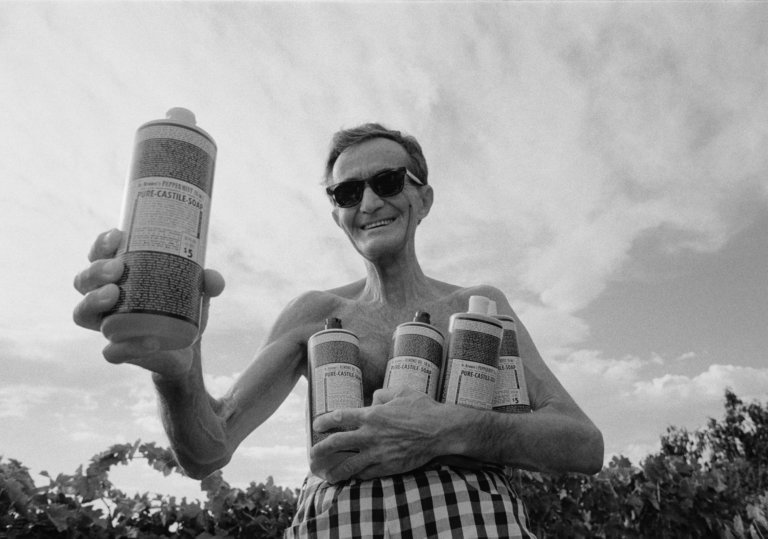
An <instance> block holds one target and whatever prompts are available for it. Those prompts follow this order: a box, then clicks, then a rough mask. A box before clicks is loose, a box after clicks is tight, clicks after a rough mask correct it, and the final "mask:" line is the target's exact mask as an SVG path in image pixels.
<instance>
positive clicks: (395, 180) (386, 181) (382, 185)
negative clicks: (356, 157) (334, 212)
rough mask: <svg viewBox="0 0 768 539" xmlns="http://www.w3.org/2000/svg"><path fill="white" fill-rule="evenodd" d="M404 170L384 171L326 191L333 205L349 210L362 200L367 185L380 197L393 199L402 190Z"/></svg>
mask: <svg viewBox="0 0 768 539" xmlns="http://www.w3.org/2000/svg"><path fill="white" fill-rule="evenodd" d="M405 174H406V172H405V169H404V168H400V169H397V170H385V171H384V172H380V173H378V174H376V175H375V176H373V177H372V178H370V179H368V180H365V181H363V180H352V181H347V182H342V183H339V184H336V185H335V186H334V187H331V188H329V189H328V194H329V195H331V196H332V197H333V201H334V203H335V204H336V205H337V206H338V207H340V208H351V207H352V206H356V205H358V204H360V201H361V200H363V191H365V185H366V184H368V185H370V186H371V189H373V192H374V193H376V194H377V195H378V196H380V197H393V196H395V195H396V194H398V193H399V192H400V191H402V190H403V186H404V185H405Z"/></svg>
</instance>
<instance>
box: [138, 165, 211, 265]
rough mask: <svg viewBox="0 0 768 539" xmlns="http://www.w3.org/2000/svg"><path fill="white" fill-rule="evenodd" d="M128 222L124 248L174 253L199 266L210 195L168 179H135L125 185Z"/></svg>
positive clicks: (203, 254) (201, 257)
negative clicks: (128, 206)
mask: <svg viewBox="0 0 768 539" xmlns="http://www.w3.org/2000/svg"><path fill="white" fill-rule="evenodd" d="M126 201H127V203H128V204H130V208H129V209H130V212H129V213H130V221H129V222H127V223H124V226H125V228H126V230H127V231H128V235H127V239H126V245H125V249H124V250H125V251H127V252H131V251H152V252H156V253H167V254H170V255H176V256H179V257H181V258H184V259H185V260H191V261H192V262H194V263H196V264H198V265H201V266H202V265H203V263H204V261H205V239H206V238H205V236H206V234H205V231H206V230H207V229H208V215H209V213H210V212H209V207H210V204H211V198H210V197H209V196H208V195H207V194H206V193H205V192H204V191H203V190H202V189H199V188H198V187H195V186H194V185H191V184H189V183H186V182H183V181H179V180H175V179H171V178H159V177H151V178H139V179H136V180H133V181H132V182H130V183H129V185H128V193H127V196H126Z"/></svg>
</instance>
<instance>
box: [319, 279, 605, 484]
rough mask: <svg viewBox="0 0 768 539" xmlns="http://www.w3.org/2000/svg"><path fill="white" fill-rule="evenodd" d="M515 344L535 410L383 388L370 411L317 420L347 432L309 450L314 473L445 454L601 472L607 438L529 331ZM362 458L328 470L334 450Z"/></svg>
mask: <svg viewBox="0 0 768 539" xmlns="http://www.w3.org/2000/svg"><path fill="white" fill-rule="evenodd" d="M489 295H491V296H492V297H494V299H495V300H496V301H497V304H498V305H499V312H503V313H504V314H513V313H512V309H511V307H510V306H509V304H508V302H507V300H506V299H505V298H504V296H503V294H501V293H500V292H498V291H494V290H493V289H491V290H489ZM517 326H518V339H519V346H520V353H521V357H523V358H524V359H523V361H524V367H525V375H526V380H527V384H528V389H529V395H530V397H531V405H532V408H533V410H534V411H533V412H532V413H530V414H502V413H498V412H493V411H487V410H476V409H472V408H467V407H463V406H457V405H452V404H441V403H438V402H436V401H434V400H433V399H431V398H430V397H428V396H427V395H424V394H422V393H419V392H416V391H413V390H407V389H401V390H389V389H387V390H379V391H377V392H376V393H375V394H374V399H373V405H372V406H370V407H367V408H358V409H345V410H337V411H335V412H332V413H330V414H326V415H324V416H321V417H319V418H317V419H316V420H315V422H314V427H315V429H316V430H319V431H323V430H330V429H333V428H339V427H346V428H351V429H354V430H349V431H344V432H339V433H335V434H333V435H331V436H329V437H328V438H326V439H325V440H323V441H322V442H320V443H319V444H317V445H316V446H315V447H313V449H312V451H311V460H312V466H313V471H315V473H318V474H321V475H323V477H325V478H326V479H327V480H328V481H330V482H337V481H342V480H345V479H348V478H351V477H356V478H359V479H369V478H373V477H378V476H384V475H390V474H394V473H401V472H405V471H408V470H411V469H414V468H417V467H419V466H421V465H423V464H426V463H428V462H429V461H431V460H432V459H434V458H437V457H442V456H445V455H459V456H463V457H467V458H470V459H473V460H476V461H480V462H487V463H495V464H501V465H511V466H514V467H519V468H525V469H532V470H540V471H546V472H556V473H557V472H567V471H573V472H582V473H589V474H591V473H596V472H598V471H600V469H601V468H602V464H603V452H604V448H603V437H602V434H601V433H600V431H599V430H598V429H597V427H596V426H595V425H594V424H593V423H592V421H591V420H590V419H589V418H588V417H587V416H586V414H584V412H583V411H582V410H581V409H580V408H579V406H578V405H577V404H576V403H575V401H574V400H573V399H572V398H571V396H570V395H569V394H568V392H567V391H566V390H565V389H564V388H563V386H562V385H561V384H560V382H559V381H558V380H557V378H556V377H555V376H554V374H553V373H552V372H551V371H550V370H549V368H548V367H547V366H546V365H545V364H544V362H543V360H542V359H541V356H540V355H539V352H538V351H537V350H536V347H535V346H534V344H533V342H532V341H531V338H530V336H529V334H528V332H527V330H526V329H525V327H524V326H523V325H522V324H521V323H520V322H519V321H518V324H517ZM345 450H346V451H349V450H358V451H359V453H357V454H356V455H354V456H352V457H350V458H348V459H346V460H345V461H343V462H341V463H340V464H338V465H337V466H335V467H333V468H330V469H326V468H323V462H324V461H325V459H327V458H329V457H330V456H331V455H332V454H333V453H334V452H336V451H345Z"/></svg>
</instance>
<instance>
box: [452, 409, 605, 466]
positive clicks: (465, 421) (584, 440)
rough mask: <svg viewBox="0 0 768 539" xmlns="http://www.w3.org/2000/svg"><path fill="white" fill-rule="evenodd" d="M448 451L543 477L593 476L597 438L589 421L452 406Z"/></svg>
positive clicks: (599, 455)
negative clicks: (547, 474) (541, 473)
mask: <svg viewBox="0 0 768 539" xmlns="http://www.w3.org/2000/svg"><path fill="white" fill-rule="evenodd" d="M450 413H451V415H452V416H453V417H454V422H453V426H452V427H449V429H450V432H449V434H448V438H449V439H450V447H451V451H452V452H455V453H457V454H460V455H464V456H466V457H470V458H472V459H476V460H480V461H484V462H493V463H497V464H505V465H511V466H515V467H519V468H525V469H532V470H539V471H545V472H555V473H560V472H581V473H588V474H592V473H597V472H598V471H600V469H601V468H602V465H603V438H602V434H601V433H600V431H599V430H598V429H597V428H596V427H595V426H594V425H592V424H591V423H590V422H589V421H580V420H577V419H573V418H571V417H570V416H567V415H563V414H559V413H553V412H549V411H546V410H541V411H536V412H533V413H529V414H504V413H498V412H491V411H487V410H474V409H470V408H464V407H456V409H454V410H451V412H450Z"/></svg>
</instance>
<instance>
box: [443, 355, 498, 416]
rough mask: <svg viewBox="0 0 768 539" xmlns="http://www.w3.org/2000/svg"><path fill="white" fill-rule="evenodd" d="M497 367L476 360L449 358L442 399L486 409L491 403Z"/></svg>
mask: <svg viewBox="0 0 768 539" xmlns="http://www.w3.org/2000/svg"><path fill="white" fill-rule="evenodd" d="M497 375H498V369H497V368H496V367H492V366H490V365H485V364H483V363H478V362H476V361H466V360H462V359H452V360H451V375H450V377H449V378H448V383H447V386H446V388H445V399H444V401H445V402H447V403H451V404H460V405H462V406H469V407H471V408H480V409H483V410H488V409H490V408H491V407H492V405H493V395H494V392H495V388H496V378H497Z"/></svg>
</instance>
